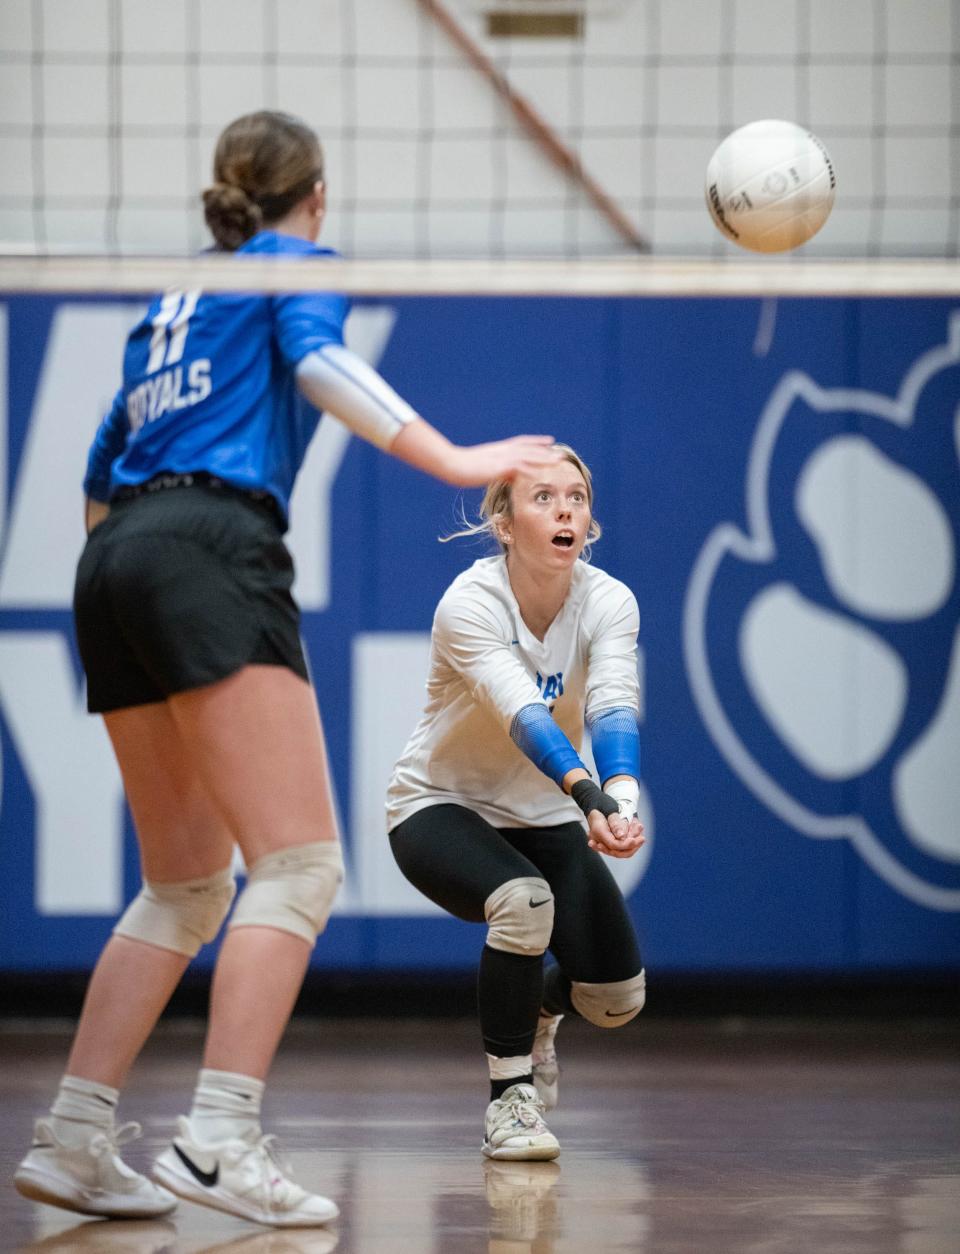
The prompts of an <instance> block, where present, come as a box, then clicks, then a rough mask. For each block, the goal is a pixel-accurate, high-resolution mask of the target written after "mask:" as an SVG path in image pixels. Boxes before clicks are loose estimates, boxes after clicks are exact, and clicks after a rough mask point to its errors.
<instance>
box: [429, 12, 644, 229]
mask: <svg viewBox="0 0 960 1254" xmlns="http://www.w3.org/2000/svg"><path fill="white" fill-rule="evenodd" d="M417 3H418V4H419V5H420V8H421V9H423V10H424V12H425V13H427V14H429V16H430V17H432V18H433V20H434V21H435V22H436V23H437V25H438V26H439V27H440V28H441V29H442V30H443V31H444V32H445V33H446V34H447V36H448V37H449V38H450V40H451V41H452V42H453V43H454V44H456V46H457V47H458V48H459V49H460V51H461V52H462V53H463V54H464V56H465V57H466V58H467V60H468V61H469V62H470V64H471V65H472V66H473V67H474V68H475V69H476V70H478V71H479V73H480V74H482V75H483V77H484V78H485V79H486V80H487V82H488V83H489V84H490V86H491V87H492V88H493V90H494V92H495V93H496V94H497V95H498V96H499V97H500V99H501V100H502V101H503V102H504V103H505V104H506V105H507V106H508V108H509V109H510V112H511V113H512V114H513V116H514V117H515V118H516V119H517V121H518V122H519V123H520V126H521V127H522V128H523V130H524V131H526V133H527V134H528V135H529V136H530V138H531V139H532V140H533V141H534V143H535V144H536V145H537V146H538V147H539V148H540V149H541V150H542V151H543V152H544V153H545V154H546V156H547V158H548V159H549V160H550V162H551V163H552V164H553V165H555V166H556V167H557V168H558V169H559V170H561V171H562V173H563V174H564V175H565V176H566V177H567V178H568V179H570V180H571V182H573V183H575V184H576V185H577V186H578V187H580V188H582V189H583V191H584V192H585V193H586V195H587V198H588V199H589V200H590V202H591V203H592V204H593V205H594V207H595V208H596V209H598V210H599V212H600V213H601V214H602V215H603V217H604V218H606V220H607V221H608V222H609V223H610V225H611V226H612V227H613V229H614V230H615V231H616V233H617V234H618V235H619V236H620V238H621V239H622V240H624V241H625V242H626V243H627V244H629V245H630V247H631V248H632V249H633V250H634V251H635V252H639V253H648V252H649V251H650V244H649V241H648V240H647V239H646V237H645V236H644V235H643V234H642V233H641V232H640V231H639V230H637V228H636V227H635V226H634V224H633V223H632V222H631V221H630V219H629V218H628V217H627V215H626V214H625V213H624V212H623V210H622V209H621V208H620V206H619V205H618V204H617V203H616V201H615V200H613V198H612V197H611V196H609V195H608V194H607V193H606V192H605V191H604V190H603V188H602V187H601V186H600V184H599V183H598V182H597V181H596V179H594V178H592V177H591V175H589V174H588V173H587V171H586V170H585V169H584V168H583V163H582V162H581V160H580V158H579V157H578V156H577V154H576V153H575V152H574V151H573V149H572V148H570V147H569V145H567V144H565V143H564V142H563V140H562V139H561V138H560V136H559V135H558V134H557V133H556V131H555V130H554V129H553V127H552V126H550V124H549V123H548V122H546V121H545V120H544V119H543V118H542V117H541V116H540V114H539V113H538V112H537V110H536V109H534V107H533V106H532V105H531V104H530V103H529V101H527V100H525V99H524V98H523V96H521V95H520V93H519V92H517V91H515V90H514V88H513V87H512V86H511V85H510V82H509V80H508V79H507V77H506V75H505V74H502V73H501V72H500V70H498V69H497V67H496V66H495V65H494V63H493V62H492V61H491V60H490V58H489V57H488V56H487V55H486V53H485V52H484V51H483V49H482V48H480V47H479V46H478V44H477V43H476V42H475V40H473V39H471V38H470V36H469V35H468V34H467V32H466V31H465V30H464V29H463V27H462V26H461V25H460V23H459V22H458V21H457V20H456V18H455V17H454V16H453V15H452V13H451V12H450V11H449V9H448V8H447V7H446V5H445V4H441V3H440V0H417Z"/></svg>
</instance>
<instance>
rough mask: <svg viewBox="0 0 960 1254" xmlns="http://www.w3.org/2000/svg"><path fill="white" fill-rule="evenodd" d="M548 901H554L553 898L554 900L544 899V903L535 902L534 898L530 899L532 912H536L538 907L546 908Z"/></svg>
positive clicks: (550, 898)
mask: <svg viewBox="0 0 960 1254" xmlns="http://www.w3.org/2000/svg"><path fill="white" fill-rule="evenodd" d="M548 901H553V898H552V897H544V899H543V901H534V900H533V898H532V897H531V898H530V903H529V904H530V909H531V910H536V908H537V906H545V905H546V904H547V902H548Z"/></svg>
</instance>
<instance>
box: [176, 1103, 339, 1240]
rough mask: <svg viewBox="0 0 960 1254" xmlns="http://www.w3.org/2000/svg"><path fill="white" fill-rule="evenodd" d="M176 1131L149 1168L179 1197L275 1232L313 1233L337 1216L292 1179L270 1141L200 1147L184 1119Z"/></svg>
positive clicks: (257, 1138) (332, 1205) (331, 1205)
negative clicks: (310, 1230)
mask: <svg viewBox="0 0 960 1254" xmlns="http://www.w3.org/2000/svg"><path fill="white" fill-rule="evenodd" d="M178 1127H179V1132H180V1135H179V1136H176V1137H174V1139H173V1144H172V1145H171V1146H170V1148H169V1149H167V1150H164V1152H163V1153H162V1154H161V1155H160V1157H159V1158H158V1159H157V1160H156V1162H155V1163H154V1164H153V1178H154V1179H155V1180H159V1182H160V1183H161V1184H162V1185H164V1186H165V1187H166V1188H168V1189H169V1190H170V1191H171V1192H172V1193H176V1195H177V1196H178V1197H182V1198H186V1200H187V1201H190V1202H198V1203H199V1204H200V1205H201V1206H210V1207H212V1208H213V1209H214V1210H222V1211H226V1213H227V1214H228V1215H236V1216H238V1217H239V1218H240V1219H251V1220H253V1222H254V1223H258V1224H268V1225H270V1226H272V1227H275V1228H313V1227H317V1226H319V1225H320V1224H326V1223H330V1221H331V1220H333V1219H336V1218H337V1216H338V1215H339V1214H340V1210H339V1208H338V1207H337V1205H336V1204H335V1203H334V1202H331V1201H330V1199H329V1198H326V1197H320V1195H319V1194H316V1193H308V1192H307V1191H306V1189H302V1188H301V1187H300V1185H299V1184H297V1183H296V1181H294V1180H293V1179H291V1176H290V1170H289V1168H288V1167H287V1166H286V1165H284V1164H281V1162H280V1160H279V1158H278V1156H277V1151H276V1144H275V1141H276V1138H275V1137H272V1136H263V1135H262V1134H261V1135H258V1136H255V1137H250V1138H249V1139H242V1140H241V1139H237V1140H230V1141H218V1142H216V1143H214V1144H210V1145H201V1144H200V1143H199V1142H197V1141H195V1140H194V1139H193V1134H192V1131H191V1128H190V1121H189V1120H188V1119H184V1118H181V1119H179V1120H178Z"/></svg>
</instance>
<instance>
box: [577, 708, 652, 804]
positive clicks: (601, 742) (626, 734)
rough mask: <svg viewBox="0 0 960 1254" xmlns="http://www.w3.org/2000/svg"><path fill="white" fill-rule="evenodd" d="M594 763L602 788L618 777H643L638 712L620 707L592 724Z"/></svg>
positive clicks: (599, 716)
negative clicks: (607, 782) (641, 772)
mask: <svg viewBox="0 0 960 1254" xmlns="http://www.w3.org/2000/svg"><path fill="white" fill-rule="evenodd" d="M589 727H590V739H591V740H592V742H593V760H594V762H596V764H597V775H598V776H599V777H600V784H601V787H602V785H603V784H604V783H605V782H606V780H608V779H610V778H611V777H612V776H614V775H632V776H633V778H634V779H639V778H640V728H639V727H638V726H637V713H636V710H631V709H630V707H629V706H625V705H618V706H614V707H613V709H610V710H604V711H603V713H602V714H598V715H597V716H596V718H594V719H591V720H590V721H589Z"/></svg>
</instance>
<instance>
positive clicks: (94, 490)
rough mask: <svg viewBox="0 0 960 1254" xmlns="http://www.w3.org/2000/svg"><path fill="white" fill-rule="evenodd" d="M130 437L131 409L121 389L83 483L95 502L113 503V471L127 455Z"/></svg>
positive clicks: (92, 448)
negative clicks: (111, 499) (129, 412)
mask: <svg viewBox="0 0 960 1254" xmlns="http://www.w3.org/2000/svg"><path fill="white" fill-rule="evenodd" d="M129 434H130V422H129V419H128V418H127V407H126V404H125V403H124V399H123V389H122V388H121V389H120V391H119V392H117V394H116V396H115V397H114V398H113V404H112V405H111V406H110V412H109V413H108V414H107V416H106V418H104V420H103V422H101V424H100V427H99V429H98V430H97V434H96V435H95V436H94V439H93V444H92V445H91V446H90V455H89V457H88V458H87V473H86V475H85V476H84V480H83V490H84V492H85V493H86V494H87V496H89V497H91V498H92V499H93V500H94V501H109V499H110V468H111V467H112V466H113V463H114V462H115V461H116V459H117V458H118V457H119V456H120V454H121V453H122V452H123V450H124V448H125V447H126V443H127V436H128V435H129Z"/></svg>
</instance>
